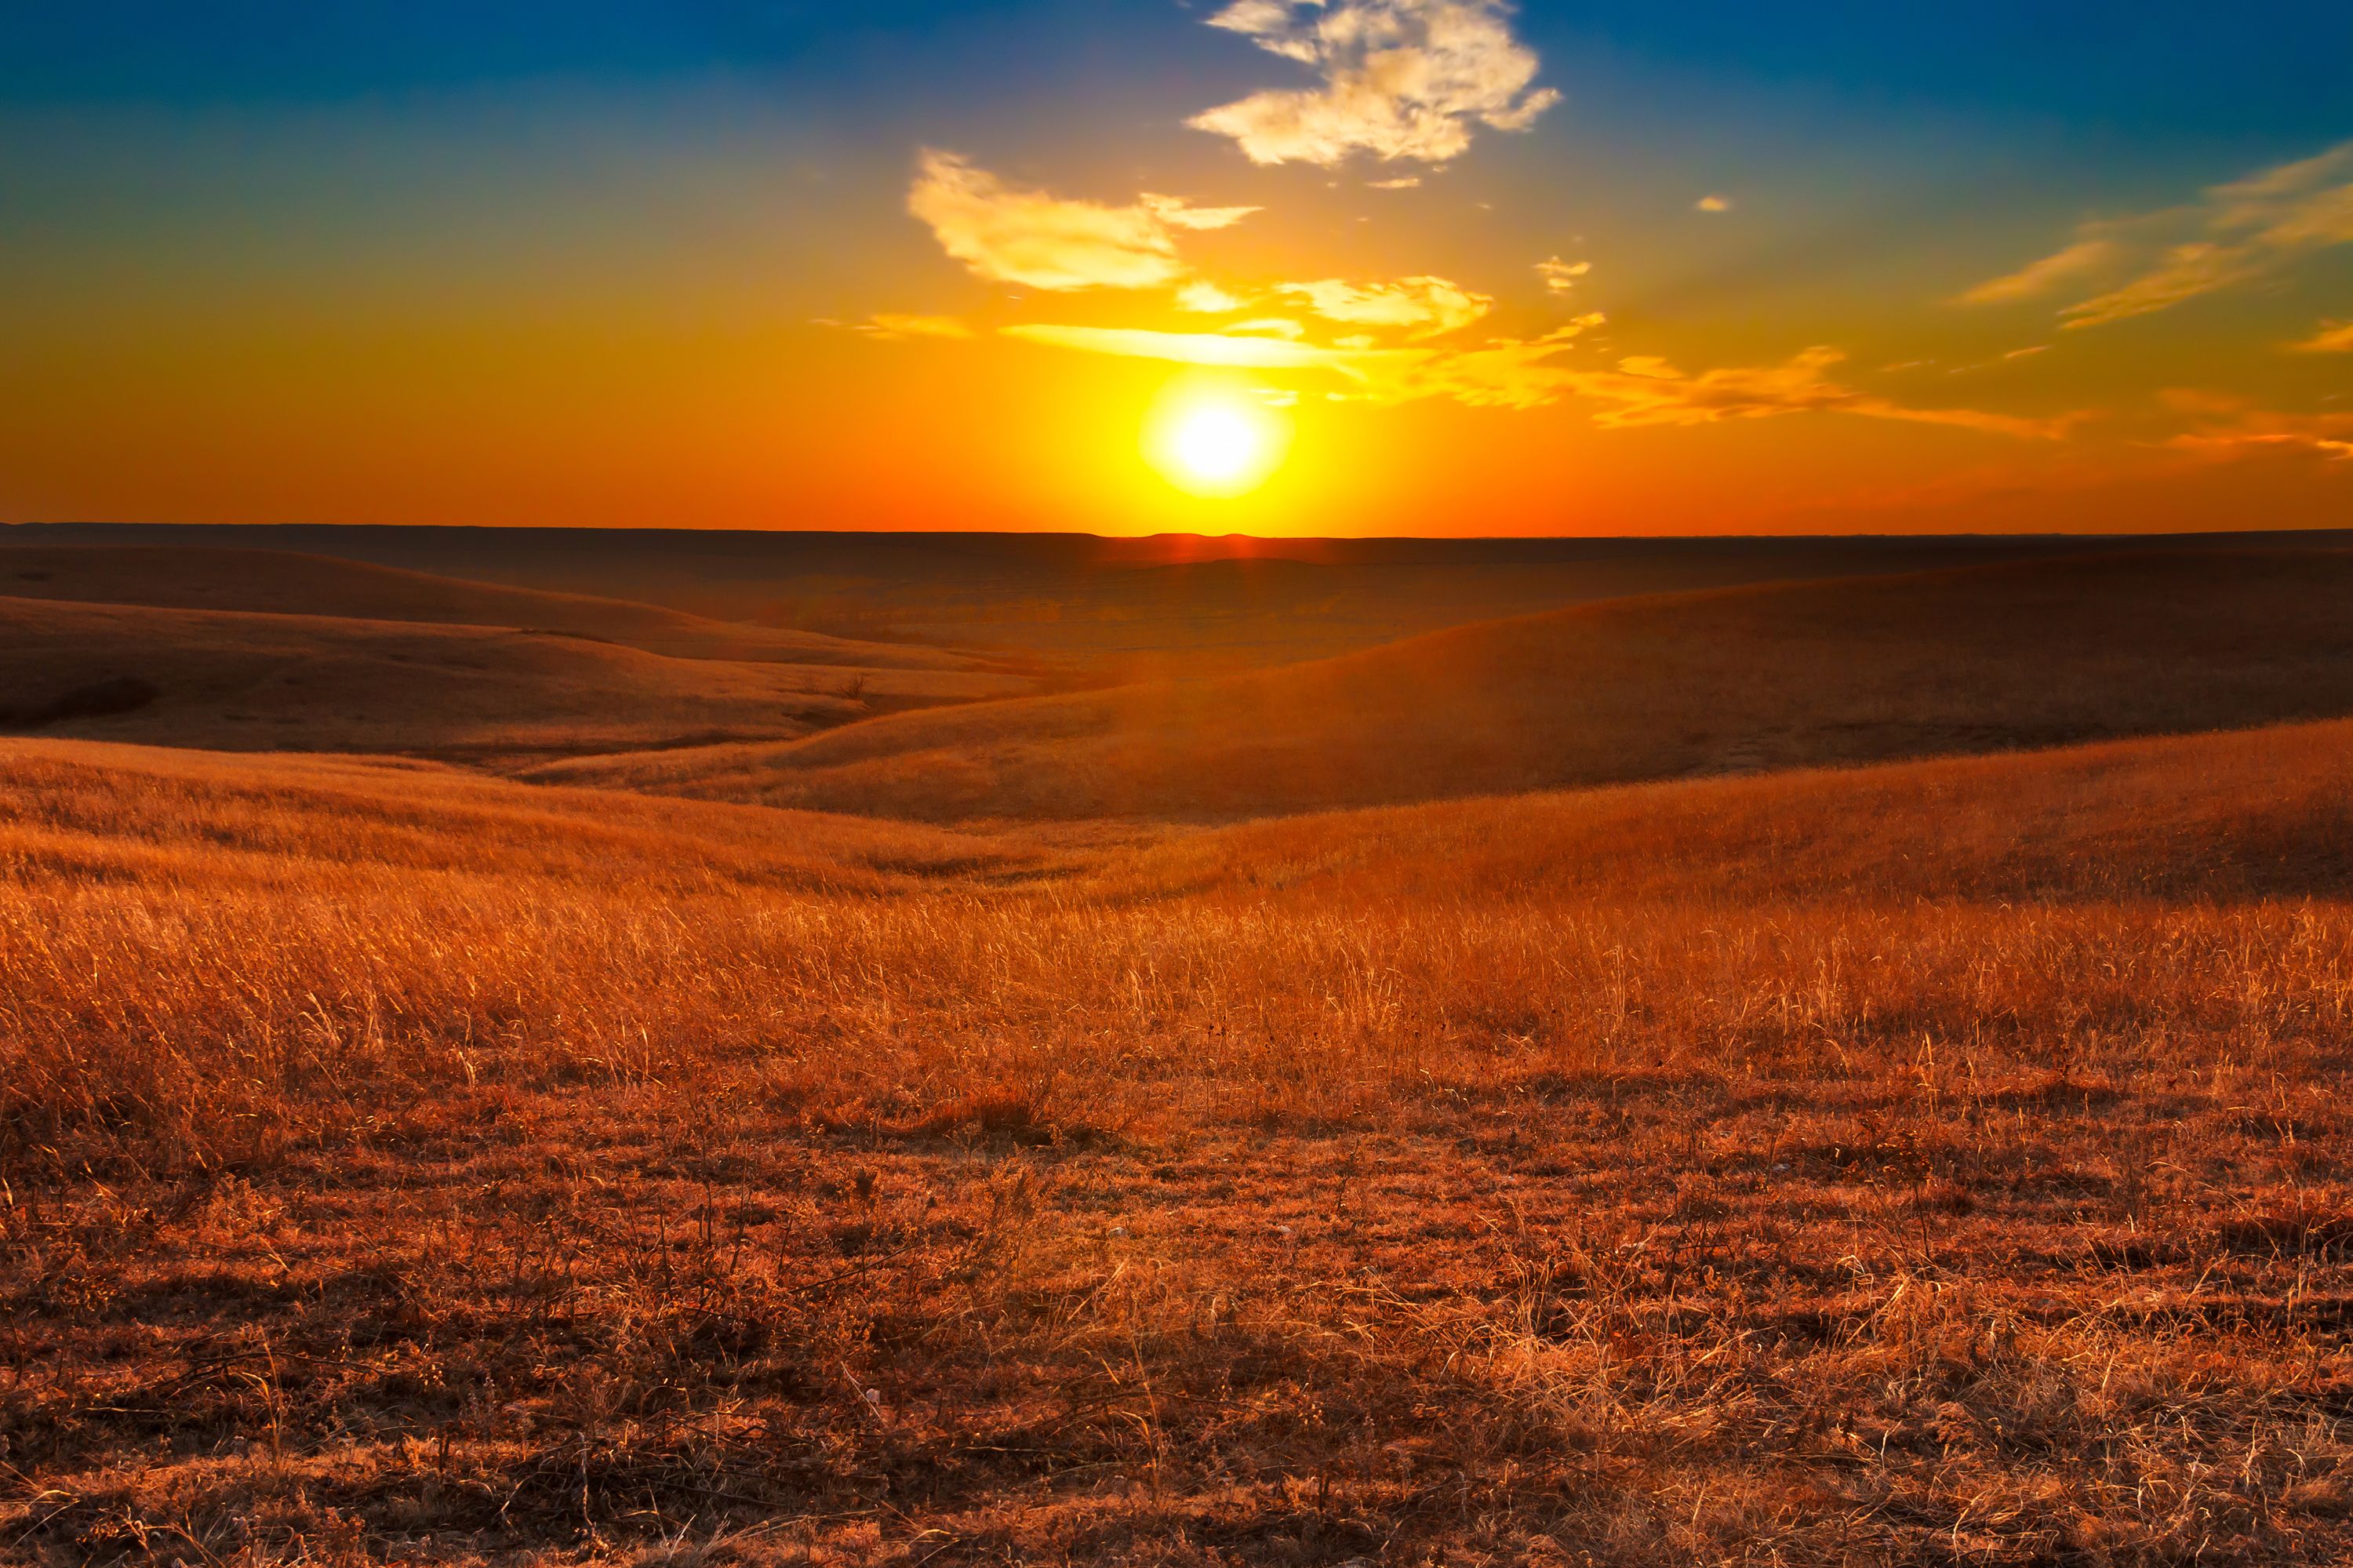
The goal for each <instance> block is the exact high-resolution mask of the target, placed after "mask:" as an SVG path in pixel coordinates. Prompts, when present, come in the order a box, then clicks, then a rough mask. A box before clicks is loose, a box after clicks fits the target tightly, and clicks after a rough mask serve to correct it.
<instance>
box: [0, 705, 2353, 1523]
mask: <svg viewBox="0 0 2353 1568" xmlns="http://www.w3.org/2000/svg"><path fill="white" fill-rule="evenodd" d="M2348 787H2353V726H2341V725H2323V726H2308V727H2305V728H2300V729H2293V730H2282V731H2274V732H2268V733H2263V734H2254V735H2243V736H2209V737H2200V738H2195V739H2187V740H2172V741H2158V742H2137V743H2131V744H2122V745H2114V746H2108V747H2094V748H2091V749H2088V750H2083V751H2076V752H2068V753H2060V754H2054V755H2051V756H2034V757H2013V758H1995V759H1988V760H1978V761H1966V762H1939V763H1927V764H1916V765H1909V766H1905V767H1901V768H1885V769H1878V770H1872V771H1864V772H1855V773H1824V774H1814V775H1803V776H1791V777H1785V778H1773V779H1729V780H1717V781H1712V782H1704V783H1690V784H1677V785H1664V786H1655V787H1649V788H1643V789H1626V790H1614V791H1605V792H1601V793H1597V794H1590V795H1581V796H1553V797H1542V798H1531V799H1527V800H1515V801H1508V802H1471V803H1465V804H1461V805H1451V806H1436V807H1427V808H1421V809H1418V810H1388V811H1379V812H1372V813H1364V814H1357V815H1351V816H1342V817H1332V818H1314V819H1303V820H1300V821H1288V822H1280V823H1262V824H1256V825H1251V826H1247V827H1242V828H1237V829H1231V830H1225V831H1221V832H1195V833H1186V832H1156V833H1152V834H1144V835H1139V837H1138V839H1137V842H1133V843H1128V844H1124V845H1123V844H1110V843H1106V844H1100V845H1096V846H1093V847H1087V848H1079V849H1071V848H1064V849H1042V848H1037V847H1032V846H1030V845H1028V844H1025V842H1022V841H1019V840H1017V839H1006V838H999V839H987V838H979V837H972V836H958V835H952V834H946V833H940V832H930V831H927V830H922V829H913V828H905V827H898V826H891V825H885V824H875V823H859V822H849V821H842V820H839V819H825V818H810V817H806V816H798V815H794V814H789V813H780V812H770V811H765V810H759V809H756V808H731V807H725V806H719V805H704V804H697V803H691V802H656V801H646V800H630V799H628V798H625V797H597V796H593V795H586V794H575V793H572V792H567V791H560V790H548V791H533V790H530V789H523V788H521V787H516V786H508V785H501V784H495V783H491V782H486V781H481V780H476V779H466V778H462V777H459V776H457V775H453V774H450V773H448V772H445V771H442V770H438V769H430V768H427V769H419V768H392V767H386V766H383V765H375V764H364V763H358V762H332V763H330V762H318V761H301V762H296V761H290V760H285V759H256V758H245V759H240V758H200V757H197V758H192V757H173V756H164V755H161V754H153V753H136V752H130V751H120V750H106V749H102V748H93V747H81V746H72V745H64V744H57V745H33V744H26V743H9V744H7V745H6V746H5V748H0V878H4V879H5V882H0V885H5V895H0V1178H5V1183H6V1185H5V1192H0V1227H5V1228H0V1437H4V1438H5V1444H6V1448H5V1452H0V1466H5V1467H0V1554H7V1555H13V1556H16V1557H18V1558H23V1559H26V1560H28V1561H34V1562H43V1563H50V1562H54V1563H69V1562H75V1563H79V1562H93V1561H95V1562H111V1561H155V1562H158V1563H168V1562H171V1561H174V1560H175V1559H177V1560H180V1561H184V1562H187V1563H207V1564H211V1563H223V1564H226V1563H241V1564H242V1563H265V1562H293V1561H311V1562H359V1561H364V1560H365V1561H374V1560H379V1559H383V1558H389V1557H400V1558H402V1559H404V1560H408V1561H439V1562H453V1563H454V1562H476V1561H486V1560H516V1561H520V1560H525V1559H528V1560H532V1561H561V1562H575V1561H577V1562H588V1561H597V1562H606V1561H612V1562H631V1563H733V1562H746V1563H750V1562H795V1561H805V1560H814V1561H827V1562H843V1563H848V1562H858V1563H869V1562H881V1563H905V1564H909V1565H913V1564H918V1563H929V1564H949V1563H1012V1562H1020V1563H1057V1562H1060V1563H1264V1562H1296V1563H1316V1562H1322V1563H1346V1562H1351V1561H1356V1560H1364V1561H1368V1562H1375V1563H1429V1562H1434V1561H1438V1560H1440V1559H1442V1560H1443V1561H1446V1562H1448V1563H1477V1562H1492V1563H1579V1562H1587V1561H1590V1562H1595V1563H1612V1564H1617V1563H1659V1564H1667V1563H1677V1564H1681V1563H1718V1562H1721V1563H1733V1562H1743V1563H1791V1564H1795V1563H1876V1562H1905V1563H2189V1562H2199V1561H2204V1562H2226V1561H2228V1562H2246V1561H2265V1562H2292V1561H2306V1562H2316V1563H2317V1562H2329V1561H2341V1560H2343V1559H2344V1558H2345V1557H2346V1555H2347V1554H2348V1552H2353V1522H2348V1520H2353V1441H2348V1437H2353V1434H2348V1430H2347V1427H2346V1423H2347V1421H2348V1418H2353V1354H2348V1326H2353V1259H2348V1251H2353V1169H2348V1150H2349V1149H2353V1145H2348V1141H2347V1138H2348V1132H2353V1126H2348V1113H2347V1111H2346V1109H2345V1108H2344V1106H2343V1103H2342V1099H2341V1096H2340V1094H2339V1092H2338V1086H2339V1085H2340V1083H2341V1081H2342V1077H2343V1075H2344V1073H2345V1072H2346V1071H2347V1069H2348V1066H2353V1048H2348V1024H2349V1023H2353V1016H2348V1015H2349V1014H2353V908H2348V906H2347V904H2346V903H2345V901H2344V897H2343V895H2344V891H2345V886H2344V880H2343V875H2342V872H2343V868H2344V867H2345V866H2346V865H2347V864H2348V858H2347V857H2348V853H2353V830H2348V819H2347V811H2346V807H2345V802H2346V801H2347V800H2348Z"/></svg>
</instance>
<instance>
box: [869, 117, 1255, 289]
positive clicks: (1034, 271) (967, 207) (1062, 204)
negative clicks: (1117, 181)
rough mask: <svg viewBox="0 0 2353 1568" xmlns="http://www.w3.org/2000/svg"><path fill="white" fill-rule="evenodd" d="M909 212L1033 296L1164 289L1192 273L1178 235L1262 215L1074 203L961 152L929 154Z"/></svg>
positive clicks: (1168, 200)
mask: <svg viewBox="0 0 2353 1568" xmlns="http://www.w3.org/2000/svg"><path fill="white" fill-rule="evenodd" d="M907 210H908V211H909V212H911V213H913V215H914V216H915V217H919V218H921V219H922V220H923V222H925V223H927V224H929V225H931V228H932V232H933V233H934V234H935V235H937V236H938V237H939V241H940V244H941V246H942V248H943V249H945V250H946V251H947V253H948V254H949V255H950V256H953V257H955V259H956V260H959V261H961V262H963V263H964V264H965V266H966V267H968V268H970V269H971V270H973V271H974V272H976V273H977V274H978V275H979V276H981V277H983V278H987V279H988V280H990V281H992V282H998V283H1018V284H1021V285H1023V286H1025V287H1028V288H1032V289H1050V290H1068V289H1156V288H1161V287H1164V286H1166V285H1167V284H1170V283H1174V282H1176V281H1177V280H1179V279H1180V278H1182V277H1183V276H1184V275H1185V270H1186V269H1185V263H1184V262H1183V260H1181V259H1180V258H1179V257H1178V256H1177V253H1176V231H1178V230H1188V229H1209V228H1229V227H1230V226H1231V225H1233V224H1236V223H1239V222H1240V221H1241V220H1242V219H1243V218H1245V217H1249V216H1250V214H1251V213H1253V212H1256V211H1257V210H1258V209H1257V208H1256V207H1193V206H1191V205H1189V204H1188V203H1186V202H1183V201H1180V200H1178V199H1177V198H1176V197H1174V196H1148V195H1147V196H1139V197H1138V198H1137V199H1136V201H1135V202H1134V205H1133V206H1129V207H1108V206H1105V205H1103V204H1102V203H1099V202H1090V201H1068V200H1065V199H1063V198H1062V197H1060V196H1050V195H1048V194H1047V193H1046V192H1044V191H1038V190H1025V189H1023V188H1021V187H1019V186H1017V185H1007V184H1006V183H1005V182H1004V181H1002V180H1000V179H998V178H997V176H996V175H992V174H990V173H989V172H988V171H987V170H986V169H979V168H976V167H974V166H973V164H971V163H970V162H969V161H968V160H966V159H965V158H963V157H961V156H959V155H957V154H954V153H943V152H939V151H936V150H932V149H926V150H925V151H924V152H923V154H922V156H921V158H920V159H919V160H918V163H917V166H916V171H915V181H914V185H913V187H912V188H911V189H910V190H909V191H908V193H907Z"/></svg>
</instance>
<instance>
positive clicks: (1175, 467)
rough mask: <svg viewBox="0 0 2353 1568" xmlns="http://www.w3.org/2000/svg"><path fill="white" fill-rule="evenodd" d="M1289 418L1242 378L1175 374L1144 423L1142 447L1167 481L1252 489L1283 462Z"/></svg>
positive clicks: (1228, 492) (1234, 491)
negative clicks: (1230, 378) (1176, 376)
mask: <svg viewBox="0 0 2353 1568" xmlns="http://www.w3.org/2000/svg"><path fill="white" fill-rule="evenodd" d="M1290 445H1291V422H1290V420H1289V419H1287V418H1284V417H1283V416H1282V413H1281V412H1280V411H1279V410H1278V409H1275V408H1271V407H1270V406H1269V405H1268V403H1267V401H1266V399H1265V397H1264V396H1263V395H1262V394H1261V393H1260V392H1258V391H1257V390H1256V389H1254V388H1252V387H1250V386H1249V385H1248V384H1247V383H1244V382H1237V381H1233V380H1229V379H1226V378H1223V377H1202V376H1180V377H1179V378H1178V379H1177V380H1176V381H1174V382H1172V383H1170V385H1169V387H1168V389H1167V390H1166V392H1164V393H1163V394H1162V395H1161V397H1160V399H1159V401H1158V402H1157V403H1155V405H1154V407H1153V410H1152V414H1151V416H1150V417H1149V418H1147V419H1146V421H1145V439H1144V452H1145V458H1146V459H1147V460H1148V461H1150V462H1151V464H1152V466H1153V467H1154V468H1155V469H1158V470H1159V471H1160V472H1161V474H1162V475H1163V476H1164V477H1165V478H1166V479H1167V481H1168V482H1169V483H1171V484H1173V485H1175V486H1176V488H1177V489H1179V490H1182V491H1185V492H1187V493H1189V494H1193V495H1199V496H1206V497H1212V498H1214V497H1221V496H1235V495H1242V494H1246V493H1249V492H1250V491H1253V490H1256V489H1257V488H1258V487H1259V486H1260V485H1261V484H1264V483H1265V482H1267V480H1268V479H1269V478H1270V477H1271V476H1272V474H1273V472H1274V471H1275V470H1276V469H1277V468H1278V467H1280V466H1281V465H1282V460H1283V456H1284V454H1285V452H1286V451H1287V450H1289V448H1290Z"/></svg>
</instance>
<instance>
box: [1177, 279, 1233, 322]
mask: <svg viewBox="0 0 2353 1568" xmlns="http://www.w3.org/2000/svg"><path fill="white" fill-rule="evenodd" d="M1249 303H1250V302H1249V301H1248V300H1245V299H1242V298H1241V297H1240V296H1239V295H1236V294H1229V293H1228V292H1227V291H1225V290H1223V289H1221V288H1219V286H1218V285H1217V284H1215V283H1212V282H1210V281H1208V279H1207V278H1196V279H1194V280H1193V281H1191V282H1189V283H1187V284H1185V285H1184V286H1183V287H1181V288H1179V289H1178V290H1177V291H1176V308H1177V309H1178V310H1180V311H1190V312H1192V313H1194V314H1195V315H1202V316H1222V315H1229V314H1231V313H1233V312H1235V311H1238V310H1240V309H1241V308H1242V307H1243V306H1244V305H1247V304H1249Z"/></svg>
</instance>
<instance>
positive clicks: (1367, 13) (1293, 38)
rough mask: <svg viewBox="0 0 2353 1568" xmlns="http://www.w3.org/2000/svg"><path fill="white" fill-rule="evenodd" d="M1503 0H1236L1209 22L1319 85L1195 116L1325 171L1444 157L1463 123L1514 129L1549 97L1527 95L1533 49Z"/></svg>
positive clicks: (1465, 129) (1265, 158)
mask: <svg viewBox="0 0 2353 1568" xmlns="http://www.w3.org/2000/svg"><path fill="white" fill-rule="evenodd" d="M1509 16H1510V7H1509V6H1508V5H1505V4H1504V0H1235V3H1234V4H1231V5H1228V6H1226V8H1225V9H1224V10H1222V11H1219V13H1218V14H1217V15H1216V16H1212V17H1210V18H1209V26H1213V27H1222V28H1224V29H1225V30H1226V31H1228V32H1230V33H1240V34H1241V35H1242V36H1243V37H1247V38H1249V39H1250V41H1251V42H1252V43H1255V44H1256V45H1258V47H1259V48H1262V49H1265V50H1267V51H1268V52H1269V53H1271V54H1276V55H1281V56H1282V58H1285V59H1292V60H1297V61H1299V62H1300V63H1301V64H1303V65H1307V66H1311V67H1313V68H1314V69H1315V70H1316V72H1317V73H1318V74H1319V75H1320V76H1321V77H1322V78H1323V85H1322V86H1320V87H1316V88H1307V89H1301V90H1293V91H1270V92H1261V93H1255V94H1253V95H1251V96H1250V97H1249V98H1245V99H1242V100H1240V101H1239V102H1234V103H1229V104H1226V105H1224V106H1223V107H1222V108H1218V109H1212V110H1209V111H1207V112H1206V113H1202V114H1198V115H1196V116H1195V117H1194V118H1193V119H1192V120H1191V121H1190V122H1189V123H1190V124H1191V125H1192V126H1193V127H1194V128H1195V129H1196V130H1200V131H1208V132H1212V133H1214V134H1217V135H1219V136H1228V137H1231V138H1232V139H1233V140H1234V142H1235V143H1237V144H1238V145H1240V148H1241V150H1242V152H1243V153H1244V154H1246V155H1247V156H1248V157H1249V158H1250V161H1251V162H1252V163H1256V164H1288V163H1305V164H1324V165H1326V166H1329V165H1331V164H1337V163H1339V162H1340V161H1342V160H1343V159H1345V158H1346V157H1347V156H1348V155H1349V154H1352V153H1356V152H1366V153H1370V154H1373V155H1374V156H1375V157H1377V158H1382V159H1392V160H1393V159H1398V158H1413V159H1418V160H1419V161H1420V162H1423V163H1429V164H1443V163H1445V162H1447V161H1449V160H1450V159H1452V158H1455V157H1459V156H1460V155H1461V154H1462V153H1463V152H1464V151H1465V150H1467V149H1468V148H1469V147H1470V145H1471V137H1472V129H1473V127H1474V126H1477V125H1482V124H1483V125H1488V126H1492V127H1493V128H1494V129H1496V130H1499V131H1525V130H1526V129H1527V128H1528V127H1529V126H1530V125H1532V124H1534V123H1535V120H1536V117H1537V116H1538V115H1540V114H1542V113H1543V112H1544V111H1546V110H1547V109H1550V108H1551V107H1552V106H1553V105H1554V104H1556V103H1557V102H1559V101H1560V95H1559V94H1558V93H1556V92H1554V91H1551V90H1538V91H1531V90H1530V88H1531V86H1532V84H1533V83H1534V82H1535V75H1536V70H1537V68H1538V63H1539V62H1538V61H1537V58H1536V56H1535V51H1534V50H1532V49H1530V48H1526V47H1525V45H1523V44H1521V43H1520V42H1519V41H1518V40H1517V39H1515V38H1514V37H1513V36H1512V29H1511V25H1510V22H1509V19H1508V18H1509Z"/></svg>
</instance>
